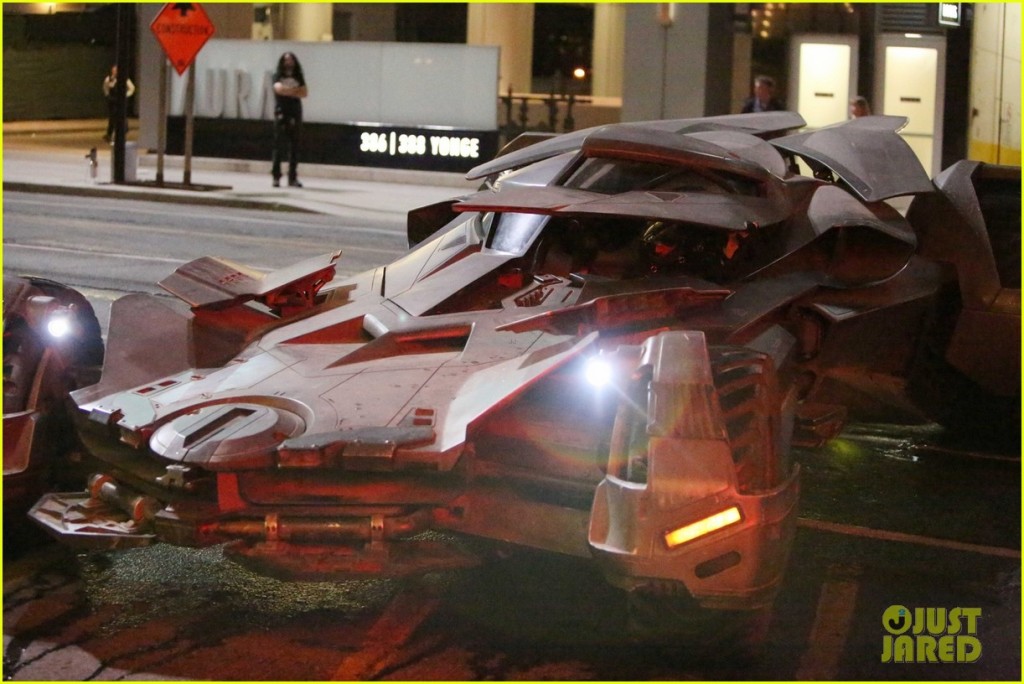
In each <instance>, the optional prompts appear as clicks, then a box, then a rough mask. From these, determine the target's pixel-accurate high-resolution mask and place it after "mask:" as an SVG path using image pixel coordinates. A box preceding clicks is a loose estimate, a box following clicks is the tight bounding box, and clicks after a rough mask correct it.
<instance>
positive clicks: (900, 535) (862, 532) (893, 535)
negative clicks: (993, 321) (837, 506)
mask: <svg viewBox="0 0 1024 684" xmlns="http://www.w3.org/2000/svg"><path fill="white" fill-rule="evenodd" d="M796 524H797V525H799V526H800V527H806V528H807V529H811V530H819V531H821V532H833V533H835V534H845V535H849V536H853V537H864V538H867V539H878V540H881V541H894V542H900V543H904V544H922V545H924V546H934V547H937V548H941V549H952V550H954V551H968V552H971V553H980V554H983V555H986V556H999V557H1000V558H1020V549H1008V548H1006V547H1003V546H986V545H984V544H968V543H967V542H958V541H953V540H952V539H939V538H937V537H925V536H923V535H920V534H907V533H906V532H893V531H891V530H876V529H872V528H870V527H861V526H860V525H846V524H843V523H835V522H828V521H825V520H812V519H810V518H798V519H797V521H796Z"/></svg>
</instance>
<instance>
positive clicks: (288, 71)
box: [270, 52, 309, 188]
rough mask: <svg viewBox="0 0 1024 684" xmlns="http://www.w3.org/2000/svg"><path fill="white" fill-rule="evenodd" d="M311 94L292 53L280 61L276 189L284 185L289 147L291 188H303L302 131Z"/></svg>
mask: <svg viewBox="0 0 1024 684" xmlns="http://www.w3.org/2000/svg"><path fill="white" fill-rule="evenodd" d="M308 94H309V91H308V89H307V88H306V78H305V76H303V74H302V65H301V64H299V60H298V58H297V57H296V56H295V55H294V54H293V53H291V52H286V53H284V54H283V55H281V58H280V59H278V60H277V71H275V72H274V156H273V159H272V167H271V170H270V173H271V175H272V176H273V177H274V187H275V188H276V187H280V185H281V158H282V156H283V154H284V147H285V145H287V146H288V185H290V186H291V187H293V188H301V187H302V183H300V182H299V170H298V167H299V140H300V133H301V128H302V98H304V97H306V95H308Z"/></svg>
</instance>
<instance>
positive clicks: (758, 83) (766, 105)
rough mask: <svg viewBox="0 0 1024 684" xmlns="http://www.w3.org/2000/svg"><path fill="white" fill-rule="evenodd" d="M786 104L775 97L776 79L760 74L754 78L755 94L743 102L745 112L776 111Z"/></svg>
mask: <svg viewBox="0 0 1024 684" xmlns="http://www.w3.org/2000/svg"><path fill="white" fill-rule="evenodd" d="M782 109H785V106H784V105H783V104H782V102H780V101H779V100H778V98H776V97H775V79H774V78H772V77H771V76H764V75H760V76H757V77H755V78H754V96H753V97H748V98H747V99H746V101H745V102H744V103H743V110H742V112H743V113H744V114H749V113H750V112H775V111H779V110H782Z"/></svg>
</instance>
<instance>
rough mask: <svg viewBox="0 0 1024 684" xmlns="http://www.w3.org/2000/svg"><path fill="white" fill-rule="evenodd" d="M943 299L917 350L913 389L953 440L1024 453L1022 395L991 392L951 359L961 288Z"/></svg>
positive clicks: (915, 397) (910, 392)
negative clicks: (947, 353)
mask: <svg viewBox="0 0 1024 684" xmlns="http://www.w3.org/2000/svg"><path fill="white" fill-rule="evenodd" d="M941 301H942V303H941V304H940V306H939V307H938V310H937V312H936V314H935V318H934V320H933V321H932V322H931V324H930V325H929V330H928V331H927V333H926V334H925V335H924V337H923V339H922V340H921V343H920V345H919V346H918V349H917V353H916V354H915V356H914V360H913V365H912V366H911V368H910V373H909V375H908V378H907V389H906V391H907V395H908V396H909V397H910V398H911V400H912V401H913V402H914V403H915V404H916V405H917V406H918V407H920V408H921V410H923V411H924V412H925V414H927V416H928V417H929V418H931V419H932V420H934V421H935V422H937V423H939V424H940V425H942V426H943V427H944V428H945V429H946V431H947V432H948V434H949V436H950V437H951V438H952V439H953V440H955V441H964V442H966V443H968V444H970V445H971V446H973V447H981V448H994V449H999V450H1003V449H1009V450H1010V452H1012V453H1019V450H1020V408H1021V406H1020V397H1019V396H1015V397H1000V396H996V395H994V394H992V393H990V392H986V391H985V390H984V389H983V388H982V387H980V386H979V385H978V384H977V383H975V382H974V381H973V380H971V379H970V378H968V377H967V376H965V375H964V374H963V373H961V372H960V371H959V370H958V369H956V368H955V367H953V366H952V365H951V364H950V363H949V362H948V361H946V358H945V351H946V348H947V346H948V345H949V341H950V339H951V337H952V334H953V329H954V327H955V325H956V321H957V317H958V315H959V313H960V308H961V307H960V299H959V291H958V290H955V291H953V292H950V293H946V294H944V296H943V297H942V300H941Z"/></svg>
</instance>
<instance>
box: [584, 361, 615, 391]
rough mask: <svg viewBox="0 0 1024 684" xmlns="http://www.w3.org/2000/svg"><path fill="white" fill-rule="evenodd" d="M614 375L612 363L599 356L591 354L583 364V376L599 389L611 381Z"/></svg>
mask: <svg viewBox="0 0 1024 684" xmlns="http://www.w3.org/2000/svg"><path fill="white" fill-rule="evenodd" d="M613 375H614V370H613V369H612V364H611V363H609V362H608V360H607V359H603V358H601V357H599V356H591V357H590V358H589V359H587V362H586V363H585V364H584V366H583V376H584V377H585V378H586V379H587V382H589V383H590V384H591V385H593V386H594V387H596V388H598V389H600V388H602V387H604V386H605V385H607V384H608V383H609V382H611V380H612V376H613Z"/></svg>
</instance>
